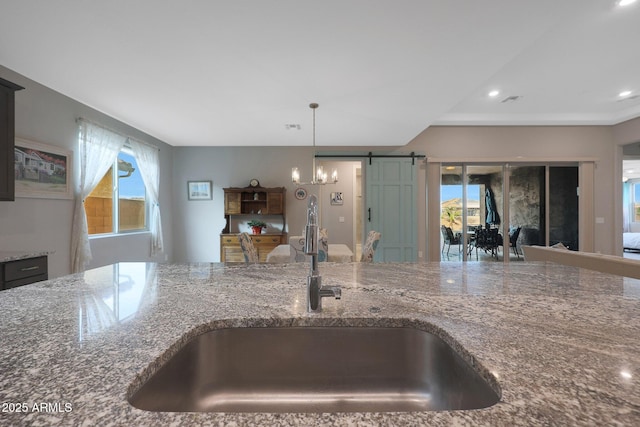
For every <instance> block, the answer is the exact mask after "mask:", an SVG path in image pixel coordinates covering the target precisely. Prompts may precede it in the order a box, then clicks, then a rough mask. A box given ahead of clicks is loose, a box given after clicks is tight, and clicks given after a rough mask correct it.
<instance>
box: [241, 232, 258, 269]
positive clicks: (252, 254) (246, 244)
mask: <svg viewBox="0 0 640 427" xmlns="http://www.w3.org/2000/svg"><path fill="white" fill-rule="evenodd" d="M238 241H239V242H240V248H241V249H242V254H243V255H244V262H246V263H247V264H249V263H252V262H260V258H259V257H258V250H257V249H256V247H255V246H254V245H253V241H252V240H251V236H250V235H249V233H247V232H242V233H240V234H238Z"/></svg>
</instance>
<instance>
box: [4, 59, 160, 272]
mask: <svg viewBox="0 0 640 427" xmlns="http://www.w3.org/2000/svg"><path fill="white" fill-rule="evenodd" d="M0 77H2V78H4V79H6V80H9V81H12V82H14V83H17V84H19V85H21V86H23V87H25V89H24V90H21V91H19V92H17V93H16V136H17V137H20V138H24V139H27V140H31V141H36V142H40V143H45V144H49V145H54V146H57V147H62V148H64V149H67V150H70V151H72V152H73V154H74V159H73V160H74V162H73V163H74V165H73V166H74V168H73V169H74V175H75V179H74V182H75V183H77V182H78V181H79V178H78V173H77V172H78V161H79V159H78V158H77V145H78V142H77V141H78V126H77V124H76V118H77V117H85V118H87V119H90V120H93V121H95V122H98V123H102V124H104V125H106V126H108V127H110V128H112V129H115V130H117V131H120V132H122V133H124V134H126V135H130V136H133V137H135V138H137V139H140V140H142V141H145V142H148V143H151V144H154V145H156V146H158V147H160V161H161V168H162V171H161V175H160V176H161V178H160V180H161V182H160V188H161V191H160V206H161V215H162V223H163V228H164V238H165V246H166V247H167V251H166V254H167V257H168V258H171V248H172V245H173V244H172V223H173V218H172V199H171V182H172V176H171V156H172V151H173V148H172V147H171V146H169V145H167V144H164V143H163V142H161V141H159V140H157V139H155V138H153V137H151V136H149V135H146V134H144V133H142V132H140V131H138V130H136V129H134V128H132V127H130V126H127V125H125V124H123V123H121V122H119V121H117V120H115V119H113V118H111V117H109V116H107V115H105V114H102V113H100V112H99V111H96V110H94V109H92V108H90V107H88V106H86V105H84V104H82V103H80V102H77V101H74V100H73V99H71V98H68V97H66V96H64V95H61V94H60V93H58V92H55V91H53V90H51V89H49V88H47V87H45V86H43V85H41V84H39V83H36V82H34V81H32V80H29V79H27V78H25V77H24V76H21V75H19V74H17V73H15V72H13V71H11V70H9V69H7V68H4V67H2V66H0ZM73 208H74V200H60V199H36V198H22V197H19V198H16V200H15V201H14V202H0V250H2V251H22V250H25V251H51V252H53V253H52V254H51V255H50V256H49V276H50V277H51V278H53V277H59V276H62V275H65V274H69V272H70V271H71V256H70V252H71V225H72V220H73ZM149 242H150V238H149V234H148V233H138V234H136V235H130V236H127V237H126V238H125V239H121V238H118V239H116V238H113V237H110V238H99V239H92V240H91V249H92V251H93V258H94V260H93V262H92V263H91V267H97V266H100V265H106V264H110V263H112V262H115V261H133V260H140V261H143V260H149V259H150V257H149ZM159 258H160V260H164V256H162V257H159Z"/></svg>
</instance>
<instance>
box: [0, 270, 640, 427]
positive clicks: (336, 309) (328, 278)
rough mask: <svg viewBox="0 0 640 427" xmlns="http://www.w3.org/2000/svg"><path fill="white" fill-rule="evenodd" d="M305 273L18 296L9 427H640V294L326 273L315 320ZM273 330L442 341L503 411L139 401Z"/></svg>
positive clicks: (175, 273) (185, 276)
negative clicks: (200, 408) (211, 406)
mask: <svg viewBox="0 0 640 427" xmlns="http://www.w3.org/2000/svg"><path fill="white" fill-rule="evenodd" d="M306 269H307V266H306V265H305V264H292V265H254V266H248V267H246V266H224V265H220V264H194V265H162V264H160V265H156V264H145V263H121V264H116V265H113V266H107V267H103V268H99V269H95V270H90V271H88V272H86V273H82V274H77V275H71V276H66V277H62V278H58V279H55V280H49V281H45V282H40V283H36V284H32V285H28V286H24V287H21V288H16V289H10V290H7V291H4V292H3V294H2V298H1V299H0V313H2V318H1V320H0V340H1V346H0V355H1V357H0V402H1V403H2V405H3V406H2V408H1V409H2V412H0V425H54V424H55V425H58V424H62V425H91V426H94V425H149V426H151V425H172V426H192V425H211V426H214V425H215V426H218V425H225V426H227V425H260V426H264V425H285V426H289V425H300V426H326V425H371V426H378V425H399V426H400V425H401V426H406V425H440V426H449V425H474V426H475V425H491V426H502V425H504V426H519V425H521V426H530V425H562V426H566V425H585V426H593V425H640V387H639V386H638V378H639V377H640V368H639V366H640V339H639V336H640V332H639V331H640V281H638V280H635V279H628V278H622V277H619V276H611V275H606V274H603V273H598V272H594V271H587V270H581V269H577V268H573V267H563V266H559V265H553V264H545V263H511V264H510V265H508V266H506V267H505V266H503V265H502V264H500V263H468V264H466V265H460V264H453V263H451V264H448V263H442V264H332V263H323V265H322V266H321V273H322V275H323V283H324V284H325V285H329V286H332V285H340V286H342V300H340V301H336V300H332V299H325V300H324V301H323V305H324V311H323V312H322V313H321V314H308V313H306V311H305V303H306V300H305V284H304V283H305V282H304V278H305V275H306ZM269 325H271V326H285V325H286V326H310V325H335V326H347V325H354V326H372V325H391V326H403V325H404V326H407V325H409V326H414V327H418V328H422V329H428V330H430V331H434V332H435V333H437V334H439V335H441V336H444V338H445V340H449V342H450V343H452V344H453V345H454V346H461V347H462V350H461V351H463V352H467V356H469V357H471V359H472V360H473V361H474V363H476V365H477V368H478V370H480V371H482V372H484V373H485V374H488V375H490V376H492V377H493V378H494V379H495V380H497V385H498V387H499V389H500V391H501V401H500V402H499V403H498V404H496V405H494V406H492V407H489V408H486V409H480V410H472V411H443V412H409V413H327V414H297V413H293V414H268V413H267V414H264V413H240V414H225V413H168V412H159V413H155V412H146V411H143V410H139V409H136V408H134V407H132V406H131V405H129V403H128V402H127V396H128V393H130V392H131V390H132V388H135V384H138V383H140V382H141V381H142V380H143V379H144V378H143V376H144V375H146V374H148V373H149V372H150V371H153V369H156V367H157V366H159V365H160V364H161V363H162V361H163V360H165V359H166V358H167V357H168V356H170V353H171V352H173V351H176V349H177V347H178V346H179V344H177V343H181V342H184V341H186V340H188V339H189V338H190V337H192V336H195V334H197V333H200V332H203V331H206V330H210V329H213V328H222V327H238V326H269ZM132 384H133V385H132ZM18 410H22V411H23V412H18Z"/></svg>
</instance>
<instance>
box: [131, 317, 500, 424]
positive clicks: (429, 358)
mask: <svg viewBox="0 0 640 427" xmlns="http://www.w3.org/2000/svg"><path fill="white" fill-rule="evenodd" d="M499 399H500V398H499V396H498V394H497V393H496V391H494V389H493V388H492V387H490V386H489V384H488V383H487V382H486V381H485V380H483V379H482V378H481V376H480V375H479V374H478V373H477V372H476V371H474V369H472V368H471V366H469V364H467V363H466V362H465V361H464V360H463V359H462V358H461V357H460V356H459V355H458V354H457V353H456V352H455V351H454V350H453V349H452V348H451V347H450V346H449V345H447V344H446V343H445V342H444V341H442V340H441V339H440V338H438V337H437V336H435V335H433V334H430V333H428V332H424V331H421V330H417V329H411V328H365V327H286V328H232V329H219V330H214V331H211V332H207V333H205V334H202V335H200V336H198V337H196V338H194V339H193V340H191V341H190V342H189V343H187V344H186V345H185V346H184V347H183V348H182V349H180V350H179V351H178V352H177V353H176V354H175V356H173V357H172V358H171V359H170V360H169V361H168V362H167V363H166V364H165V365H164V366H162V367H161V368H160V369H159V370H158V372H156V373H155V374H154V375H153V376H152V377H151V378H150V379H149V380H148V381H147V382H146V383H145V384H144V385H143V386H142V387H141V388H140V389H138V390H137V391H136V392H135V393H134V394H133V395H132V396H131V397H130V399H129V402H130V403H131V404H132V405H133V406H135V407H136V408H139V409H144V410H148V411H172V412H178V411H179V412H182V411H192V412H194V411H195V412H389V411H391V412H397V411H438V410H453V409H477V408H485V407H488V406H491V405H494V404H495V403H497V402H498V400H499Z"/></svg>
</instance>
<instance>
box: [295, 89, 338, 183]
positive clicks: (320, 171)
mask: <svg viewBox="0 0 640 427" xmlns="http://www.w3.org/2000/svg"><path fill="white" fill-rule="evenodd" d="M309 108H311V109H312V110H313V161H312V167H311V170H312V171H315V176H312V180H311V182H300V169H298V168H297V167H295V168H292V169H291V181H292V182H293V183H294V184H298V185H301V184H305V185H324V184H335V183H336V182H338V170H337V169H333V170H332V171H331V180H330V181H329V180H328V176H327V173H326V172H325V171H324V168H323V167H322V165H320V166H318V167H317V168H316V108H318V104H316V103H315V102H314V103H311V104H309Z"/></svg>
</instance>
